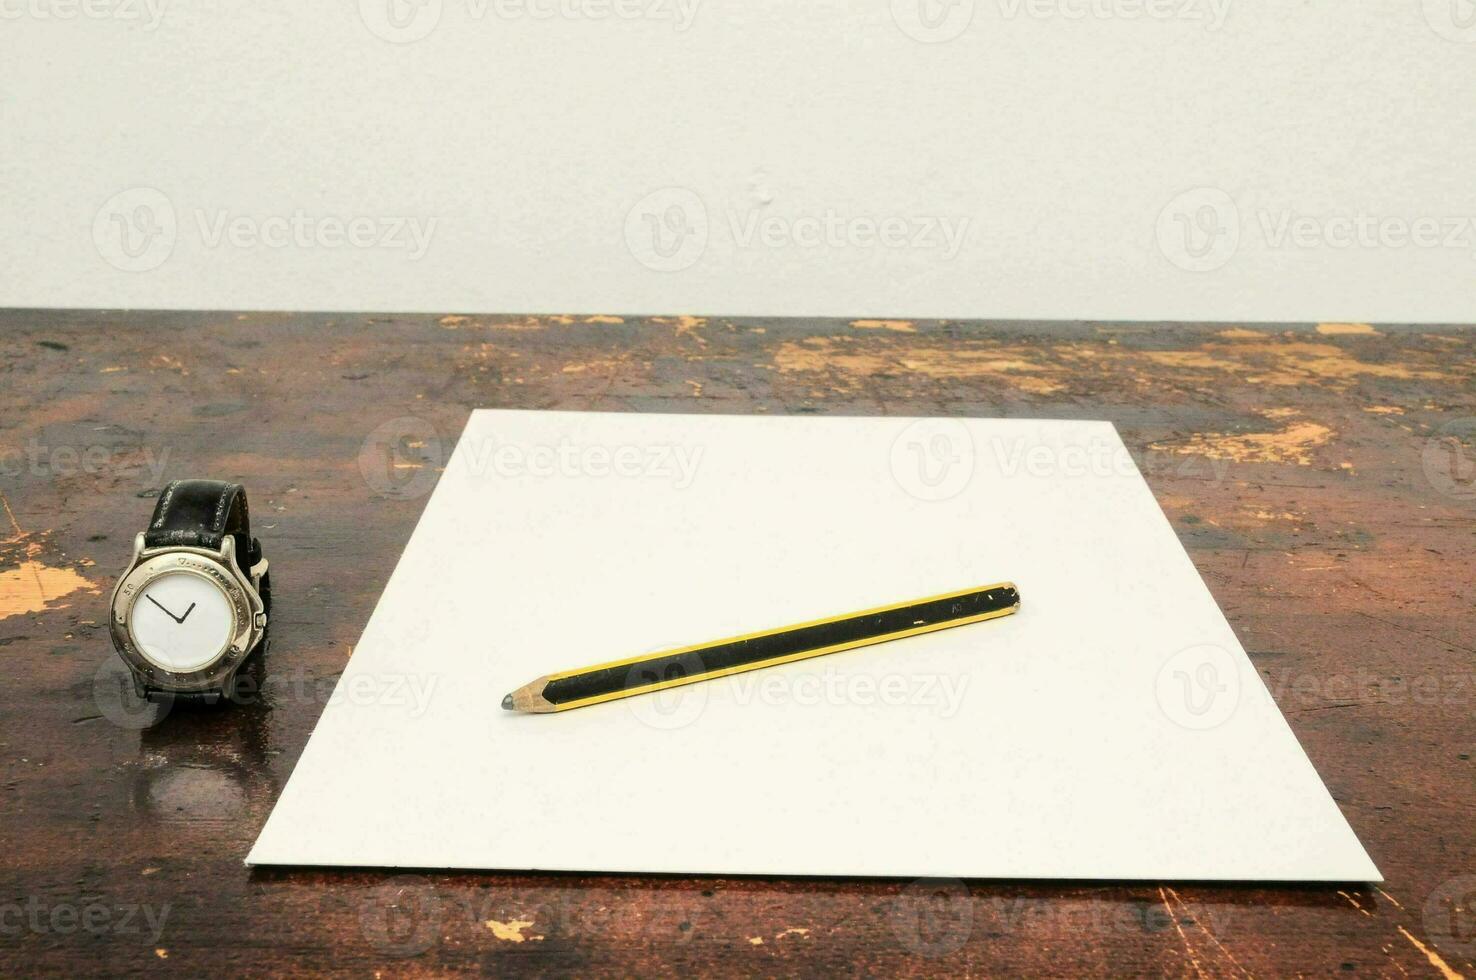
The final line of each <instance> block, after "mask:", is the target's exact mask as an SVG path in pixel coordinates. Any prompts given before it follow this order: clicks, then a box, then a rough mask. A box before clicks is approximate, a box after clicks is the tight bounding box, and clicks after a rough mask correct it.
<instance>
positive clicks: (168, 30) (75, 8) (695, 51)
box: [0, 0, 1476, 322]
mask: <svg viewBox="0 0 1476 980" xmlns="http://www.w3.org/2000/svg"><path fill="white" fill-rule="evenodd" d="M152 2H153V4H154V7H153V8H152V9H150V8H149V7H148V6H146V0H88V6H87V7H85V8H84V7H81V6H80V5H79V4H78V0H0V18H3V20H0V183H3V187H4V199H3V203H0V305H12V306H33V305H34V306H100V307H168V308H201V307H204V308H242V309H253V308H277V309H284V308H285V309H303V310H307V309H353V310H370V309H375V310H405V311H416V310H418V311H485V312H522V311H535V312H586V313H642V312H645V313H717V314H735V315H742V314H747V315H755V314H804V315H820V314H829V315H843V316H844V315H852V316H887V315H895V316H952V317H1066V318H1076V317H1090V318H1118V319H1179V318H1192V319H1219V320H1319V319H1346V320H1385V321H1439V322H1452V321H1454V322H1469V321H1472V320H1473V319H1476V316H1473V313H1476V228H1473V227H1472V224H1471V219H1472V216H1476V180H1473V178H1472V175H1473V174H1476V118H1473V116H1476V98H1473V95H1472V93H1473V92H1476V6H1473V4H1472V2H1471V0H1307V2H1299V3H1296V4H1288V3H1278V2H1271V0H1033V2H1031V0H1018V2H1017V0H952V2H951V4H949V3H942V2H941V0H850V2H845V0H832V2H828V3H814V4H802V3H799V2H798V0H796V2H785V3H781V2H773V0H767V2H766V0H680V4H681V6H678V2H679V0H418V5H417V0H363V2H362V3H356V2H353V0H340V2H334V3H286V2H281V0H275V2H269V0H258V2H251V3H247V2H244V0H216V2H213V3H212V2H195V0H172V2H171V0H152ZM559 4H563V5H565V6H563V7H560V6H559ZM653 4H654V7H653ZM694 4H695V9H694V6H693V5H694ZM530 5H531V6H530ZM621 11H624V12H626V13H632V14H634V15H636V16H634V17H630V18H627V17H622V16H620V15H619V14H620V12H621ZM535 12H536V13H537V14H539V15H540V16H535ZM602 12H603V16H600V14H601V13H602ZM392 14H393V15H394V17H397V18H399V19H398V20H396V19H393V18H392V16H391V15H392ZM544 14H551V16H541V15H544ZM926 17H933V18H935V19H934V20H927V19H925V18H926ZM1463 18H1465V19H1463ZM1468 23H1469V26H1467V24H1468ZM929 24H934V25H935V26H932V27H929V26H928V25H929ZM397 25H401V26H397ZM1186 192H1192V193H1189V195H1188V196H1184V195H1185V194H1186ZM652 195H654V196H652ZM673 209H675V210H673ZM298 216H300V218H299V222H300V223H302V224H304V226H305V228H306V231H304V232H302V233H301V237H300V239H299V238H297V237H294V236H289V237H288V238H287V239H285V240H284V239H282V238H279V237H274V236H276V235H277V234H278V233H279V232H281V231H283V230H284V229H287V228H289V227H290V222H291V221H292V220H293V219H294V218H295V217H298ZM662 217H670V218H672V219H673V222H674V223H673V224H671V225H668V226H667V227H668V231H667V232H666V233H665V235H666V239H665V242H664V247H666V248H669V249H670V250H671V251H672V255H671V256H670V257H669V258H662V257H660V256H659V255H657V254H656V253H654V252H653V251H652V250H651V247H650V242H651V226H650V225H649V224H648V222H649V221H651V220H652V219H653V218H662ZM353 219H358V220H359V222H360V226H359V230H358V232H357V235H356V238H357V241H358V244H347V243H345V242H344V241H343V240H342V239H343V237H344V235H343V232H342V230H335V229H336V225H335V222H338V223H345V224H346V223H348V222H350V221H352V220H353ZM401 219H404V220H405V221H406V222H413V223H414V224H415V226H416V227H418V228H419V229H420V230H421V232H422V237H423V241H422V244H421V245H416V244H415V243H414V241H413V239H412V238H411V237H410V235H409V231H408V229H409V227H410V225H409V224H406V225H404V226H402V227H400V228H399V230H398V231H395V223H396V222H397V221H399V220H401ZM827 219H829V220H831V222H832V223H833V224H834V225H835V226H836V227H837V228H838V229H839V230H838V231H836V232H834V233H833V234H832V235H831V236H830V237H829V239H828V240H827V239H826V238H824V237H822V238H821V239H819V240H818V241H817V240H816V238H815V237H814V235H813V233H814V232H816V231H818V230H822V228H821V225H820V224H816V222H824V221H825V220H827ZM943 219H946V220H947V221H949V222H950V223H951V226H952V227H953V229H954V230H955V232H957V230H958V229H959V228H963V230H964V234H963V235H962V237H961V238H960V239H959V241H958V242H957V247H956V248H950V247H949V246H948V244H947V242H946V241H945V239H944V238H943V236H942V233H941V230H940V228H941V226H940V225H931V227H932V231H931V232H929V231H928V228H929V227H930V222H937V221H941V220H943ZM1298 219H1302V221H1301V230H1300V231H1299V232H1297V231H1295V230H1294V229H1293V227H1292V225H1293V223H1294V222H1296V221H1297V220H1298ZM1360 221H1363V222H1365V223H1370V222H1371V224H1367V226H1366V230H1365V231H1364V232H1362V233H1360V232H1359V230H1358V228H1357V224H1358V222H1360ZM120 222H121V223H120ZM755 222H767V225H762V226H761V225H759V224H755ZM963 222H967V224H966V225H963V224H962V223H963ZM1186 222H1188V224H1187V225H1186ZM1422 222H1423V224H1422V225H1421V223H1422ZM704 225H705V228H706V233H705V240H704V237H703V233H702V229H703V227H704ZM884 225H886V226H887V227H891V228H893V235H894V236H896V237H889V240H888V242H887V243H879V242H877V241H876V240H875V234H874V232H873V233H868V231H867V229H868V228H879V227H882V226H884ZM1417 226H1418V227H1417ZM750 227H751V228H752V229H753V232H754V234H753V237H752V238H748V239H746V240H745V235H746V230H747V229H749V228H750ZM229 228H234V229H235V230H234V231H230V232H229V233H227V229H229ZM671 228H684V229H686V235H685V237H684V238H682V239H680V240H678V239H676V238H675V237H674V235H675V233H674V232H672V231H670V230H669V229H671ZM764 228H767V229H768V230H767V231H764V230H763V229H764ZM902 229H905V231H904V230H902ZM1401 229H1403V230H1402V231H1401ZM386 235H388V237H385V236H386ZM1186 236H1187V237H1186ZM125 238H126V240H125ZM304 243H305V244H304Z"/></svg>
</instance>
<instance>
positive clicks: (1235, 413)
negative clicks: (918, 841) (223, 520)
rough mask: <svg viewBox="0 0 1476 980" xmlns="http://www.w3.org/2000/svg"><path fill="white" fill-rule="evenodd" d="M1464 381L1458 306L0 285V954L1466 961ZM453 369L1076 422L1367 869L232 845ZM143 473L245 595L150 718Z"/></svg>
mask: <svg viewBox="0 0 1476 980" xmlns="http://www.w3.org/2000/svg"><path fill="white" fill-rule="evenodd" d="M1473 378H1476V332H1463V331H1461V330H1459V329H1456V328H1445V329H1431V328H1423V329H1422V328H1401V327H1396V326H1381V327H1379V328H1377V329H1372V328H1368V327H1364V326H1361V325H1356V324H1320V325H1300V326H1287V327H1254V328H1251V327H1236V326H1196V325H1156V326H1147V325H1124V324H1116V325H1108V324H1091V323H1082V324H1049V325H1047V324H1027V323H1005V324H989V323H956V322H917V323H910V322H895V321H858V322H855V323H849V322H846V321H788V322H784V321H766V320H760V319H742V318H735V319H727V318H720V317H713V318H708V319H694V318H650V319H623V320H622V319H619V318H615V317H542V318H528V317H460V316H446V317H432V316H409V317H406V316H358V315H344V316H330V315H288V314H271V315H263V314H249V315H246V314H223V313H97V312H50V311H48V312H35V311H10V312H0V494H3V504H4V513H3V514H0V521H3V528H0V650H3V653H4V657H5V664H6V668H7V669H6V670H5V672H4V679H3V681H0V755H3V767H4V769H3V775H0V813H3V817H0V852H3V855H4V858H3V860H0V974H3V975H7V976H15V975H23V974H30V973H35V972H46V973H56V974H68V975H77V974H99V973H109V974H118V973H143V972H145V971H148V972H149V973H150V974H178V975H188V976H199V975H203V974H208V973H215V972H218V971H229V972H230V973H232V974H235V973H240V974H245V975H255V976H275V975H279V974H282V973H290V972H297V971H311V972H315V973H334V974H339V973H341V974H345V975H358V976H367V975H371V974H373V975H387V976H402V975H439V974H444V973H446V972H449V971H453V970H457V969H468V968H469V969H477V968H480V969H482V970H485V971H495V972H499V973H501V972H504V971H512V970H519V971H527V972H530V973H543V974H551V975H569V974H597V973H609V974H616V975H638V974H639V975H645V974H678V975H688V974H692V973H694V972H698V971H700V972H702V973H757V974H763V975H801V974H807V975H813V974H817V973H821V974H827V975H828V974H836V975H892V974H916V975H939V974H973V975H981V974H1022V973H1024V974H1035V975H1077V974H1113V975H1120V974H1131V973H1149V974H1160V973H1161V974H1168V975H1174V976H1242V975H1260V976H1280V975H1292V974H1312V975H1325V974H1329V973H1338V974H1340V975H1341V974H1349V973H1351V974H1369V975H1393V976H1403V975H1406V974H1408V975H1412V976H1422V975H1423V976H1442V975H1443V976H1446V977H1450V976H1455V975H1467V976H1472V975H1476V911H1473V910H1472V906H1473V904H1476V901H1473V899H1476V877H1473V876H1476V843H1473V829H1476V764H1473V762H1472V761H1471V752H1472V748H1473V746H1472V743H1473V735H1476V723H1473V705H1476V677H1473V674H1476V654H1473V647H1476V612H1473V598H1472V596H1473V592H1476V590H1473V588H1472V585H1473V583H1472V568H1473V559H1476V541H1473V529H1476V524H1473V520H1472V518H1473V516H1476V450H1473V448H1472V436H1473V430H1476V421H1473V417H1476V384H1473ZM477 407H518V408H558V409H599V410H610V411H633V412H641V411H663V412H735V413H772V414H778V413H794V414H897V415H903V414H916V415H922V414H941V415H981V416H1027V415H1028V416H1056V417H1072V418H1076V417H1085V418H1105V419H1110V420H1112V421H1114V422H1115V423H1116V424H1117V425H1118V427H1119V429H1120V431H1121V432H1122V435H1123V438H1124V440H1125V442H1126V443H1127V445H1128V446H1129V448H1130V449H1132V450H1133V451H1134V453H1135V455H1136V457H1137V459H1138V463H1139V465H1140V467H1141V468H1142V469H1143V470H1144V472H1145V474H1146V476H1147V479H1148V481H1149V483H1150V485H1151V486H1152V488H1153V490H1154V492H1155V494H1156V495H1157V497H1158V500H1159V502H1160V503H1161V505H1162V506H1163V508H1164V510H1165V512H1166V513H1167V515H1168V517H1169V518H1170V520H1171V521H1172V522H1173V525H1174V527H1175V528H1176V529H1177V530H1178V533H1179V534H1180V536H1181V538H1182V540H1183V542H1184V544H1185V545H1186V546H1187V548H1188V549H1189V553H1190V555H1191V556H1192V557H1193V559H1194V561H1195V563H1196V565H1197V566H1198V568H1199V570H1200V572H1201V573H1202V574H1203V575H1204V577H1205V579H1206V581H1207V582H1208V584H1209V587H1210V588H1211V590H1212V591H1213V592H1214V594H1215V596H1216V598H1217V599H1218V600H1219V602H1220V604H1221V605H1222V607H1223V608H1224V610H1225V612H1226V614H1227V615H1228V617H1229V619H1230V622H1231V623H1232V625H1233V626H1234V627H1235V629H1236V631H1237V633H1238V634H1239V636H1240V637H1241V639H1242V641H1243V643H1244V645H1245V647H1246V648H1247V649H1248V650H1249V651H1250V655H1251V658H1252V660H1253V662H1254V663H1255V665H1256V667H1257V668H1258V670H1259V671H1260V673H1261V675H1262V677H1263V679H1264V680H1265V682H1266V684H1267V685H1268V686H1269V688H1270V689H1271V691H1272V693H1273V694H1274V695H1275V697H1276V698H1277V700H1278V702H1279V703H1280V705H1281V707H1282V710H1283V711H1284V712H1285V714H1286V717H1287V720H1288V721H1289V722H1290V724H1291V726H1292V728H1293V729H1294V730H1295V732H1296V734H1297V737H1298V738H1299V739H1300V740H1301V742H1302V744H1303V746H1304V747H1305V748H1306V750H1307V752H1308V754H1309V756H1310V757H1311V759H1312V762H1313V764H1314V765H1315V766H1316V767H1317V770H1318V772H1319V773H1321V775H1322V777H1323V779H1324V780H1325V781H1326V783H1327V785H1328V787H1329V789H1330V790H1331V792H1332V794H1333V796H1334V797H1335V798H1336V799H1337V801H1338V803H1339V804H1340V805H1341V807H1342V809H1343V812H1344V813H1345V814H1346V815H1347V817H1348V819H1349V821H1350V822H1351V823H1352V825H1353V828H1354V829H1355V831H1356V832H1357V833H1358V835H1359V836H1360V838H1361V839H1362V840H1363V841H1364V842H1365V844H1366V845H1367V847H1368V850H1369V852H1370V853H1371V854H1372V856H1373V858H1374V860H1375V861H1376V863H1377V864H1378V865H1379V866H1380V868H1381V869H1382V870H1383V872H1384V874H1385V875H1386V877H1387V881H1386V882H1385V883H1384V884H1383V885H1381V886H1380V887H1377V888H1375V887H1370V886H1362V885H1349V886H1344V887H1265V886H1242V887H1232V886H1225V885H1203V884H1192V883H1176V884H1164V885H1157V884H1129V885H1119V884H1111V883H1070V884H1052V883H1042V882H991V881H967V882H957V881H942V882H906V881H876V880H868V881H831V880H786V879H732V878H691V879H689V878H665V877H621V876H609V875H602V876H588V877H585V876H578V875H541V876H540V875H507V874H466V873H458V874H443V873H435V872H423V873H418V874H396V873H392V872H380V871H369V870H366V871H334V872H328V871H282V870H269V871H249V870H248V869H246V868H244V867H243V866H242V864H241V860H242V857H243V856H244V854H245V853H246V851H247V848H248V846H249V845H250V843H251V842H252V840H253V839H254V837H255V835H256V833H257V831H258V830H259V828H260V827H261V825H262V822H263V821H264V820H265V819H266V816H267V813H268V811H269V810H270V808H271V806H272V803H273V801H274V800H275V798H276V797H277V794H278V793H279V792H280V790H281V788H282V786H283V784H284V782H285V781H286V779H287V777H288V775H289V774H290V772H291V771H292V767H293V764H294V762H295V761H296V759H297V757H298V754H299V753H300V752H301V751H302V748H303V746H304V744H305V743H306V741H307V738H308V735H309V733H310V731H311V729H312V727H313V724H314V722H315V720H316V719H317V717H318V715H319V713H320V711H321V710H322V706H323V704H324V703H325V701H326V699H327V698H328V697H329V696H330V692H331V691H332V684H333V681H334V679H335V678H336V676H337V675H338V673H339V672H340V671H341V670H342V669H343V666H344V663H345V662H346V660H347V658H348V656H349V652H350V649H351V647H352V645H353V644H354V643H355V642H356V641H357V638H358V634H359V631H360V629H361V628H362V627H363V624H364V623H365V621H366V620H367V618H368V616H369V613H370V611H371V609H372V608H373V606H374V602H375V600H376V597H377V596H378V595H379V592H380V590H381V589H382V587H383V585H384V583H385V580H386V578H387V576H388V575H389V573H390V570H391V568H392V567H393V566H394V563H395V560H396V557H397V555H398V554H399V552H400V550H401V548H402V547H403V546H404V544H405V542H406V540H407V539H408V537H409V535H410V532H411V529H412V527H413V525H414V523H415V520H416V518H417V516H418V514H419V512H420V510H421V507H422V506H423V504H424V500H425V497H424V492H425V490H426V489H427V488H428V487H429V485H430V483H431V482H432V481H433V478H434V473H435V470H436V467H437V466H438V465H439V463H440V461H441V457H442V456H443V454H444V453H445V452H446V450H447V449H449V446H450V444H451V443H452V441H453V440H454V438H455V436H456V434H457V433H458V431H459V430H460V427H461V425H462V423H463V422H464V420H465V417H466V415H467V413H468V411H470V410H471V409H473V408H477ZM182 476H211V477H219V478H229V479H235V480H241V481H244V482H245V483H246V485H247V486H248V488H249V491H250V494H251V499H252V503H253V508H252V509H253V512H254V515H255V519H256V522H257V527H258V529H259V531H258V533H259V534H260V536H261V537H262V538H263V539H264V540H265V542H266V546H267V549H268V554H269V555H270V557H271V561H272V567H273V578H274V580H275V585H276V597H277V598H276V603H277V605H276V609H275V611H274V618H273V624H274V625H273V638H272V646H271V649H270V652H269V654H268V655H267V657H266V658H265V663H264V664H260V665H258V666H257V667H256V676H257V679H258V683H259V688H258V690H257V692H256V693H255V695H254V696H251V697H248V698H246V699H245V700H246V701H247V703H245V704H242V705H240V706H237V707H234V708H231V709H229V710H222V711H205V712H187V711H184V710H182V709H181V710H175V711H173V712H170V713H168V714H167V715H164V716H162V717H157V716H156V715H155V714H153V713H151V712H146V713H140V712H139V711H138V710H137V707H136V705H134V704H133V703H132V702H131V700H130V699H129V698H127V697H125V696H123V695H122V694H121V693H120V690H119V686H118V683H117V682H118V680H119V674H118V670H119V669H120V668H119V667H118V665H117V661H116V658H115V657H114V655H113V653H112V650H111V647H110V644H109V640H108V635H107V629H106V616H107V612H106V608H105V604H106V600H107V591H108V589H109V587H110V586H111V583H112V579H113V577H114V575H116V573H117V571H118V570H119V568H120V567H121V566H122V565H123V564H124V562H125V561H126V559H127V557H128V553H129V547H130V543H131V540H132V537H133V535H134V533H135V532H136V531H137V530H139V529H140V528H141V527H142V525H143V523H144V521H145V519H146V517H147V515H148V513H149V511H150V509H151V508H152V506H153V497H154V496H155V495H156V494H157V492H158V490H159V488H160V487H161V486H162V485H163V483H165V482H166V481H167V480H169V479H171V478H175V477H182ZM497 559H498V560H516V556H497ZM388 778H393V775H392V774H391V775H390V776H389V777H388ZM1081 819H1082V820H1083V821H1086V820H1090V819H1092V815H1091V812H1090V811H1089V810H1084V811H1083V812H1082V814H1081ZM923 832H925V831H923ZM1142 832H1143V833H1145V834H1151V833H1154V832H1155V829H1154V828H1153V827H1151V826H1145V827H1143V828H1142Z"/></svg>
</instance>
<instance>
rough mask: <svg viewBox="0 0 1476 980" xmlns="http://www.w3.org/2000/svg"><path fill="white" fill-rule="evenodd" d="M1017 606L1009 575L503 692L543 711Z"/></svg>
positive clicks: (517, 705)
mask: <svg viewBox="0 0 1476 980" xmlns="http://www.w3.org/2000/svg"><path fill="white" fill-rule="evenodd" d="M1019 608H1020V593H1019V591H1018V590H1016V588H1015V586H1014V585H1013V584H1012V583H1010V582H1001V583H999V584H997V585H986V586H984V587H982V588H972V589H964V590H962V591H959V592H948V593H944V594H943V595H935V596H928V597H927V598H925V599H914V600H912V601H911V602H899V603H896V604H894V605H890V606H879V607H877V608H875V609H863V610H861V611H860V612H853V613H845V614H843V615H840V616H830V617H827V618H825V619H816V620H811V621H810V622H807V623H796V624H795V625H793V626H784V627H780V628H779V629H771V630H764V631H762V632H759V633H746V634H744V635H742V636H731V637H728V638H727V639H723V640H713V641H712V642H710V643H699V644H697V645H695V646H689V647H679V648H677V649H675V650H663V651H661V652H659V653H649V654H644V655H642V656H638V657H628V658H626V659H624V660H613V661H611V662H609V663H604V664H596V665H595V666H593V667H584V668H581V669H579V670H567V671H563V672H562V673H558V674H547V675H545V676H543V677H540V678H538V679H537V680H534V681H530V682H529V683H527V684H524V685H523V686H522V687H520V688H518V689H517V690H516V691H513V692H512V693H511V694H509V695H508V696H507V697H505V698H503V699H502V706H503V707H504V708H506V709H507V710H509V711H524V712H532V713H535V714H546V713H549V712H554V711H568V710H569V709H570V708H582V707H584V706H585V705H590V704H599V703H600V702H602V701H613V700H615V699H616V698H628V697H631V696H632V695H636V694H647V693H649V692H651V691H662V690H665V689H667V688H671V687H680V686H682V685H683V684H695V683H697V682H698V681H705V680H710V679H712V678H714V677H725V676H727V675H729V674H739V673H742V672H744V671H748V670H758V669H759V668H761V667H772V666H775V665H776V664H786V663H791V662H792V661H795V660H805V659H808V658H810V657H819V656H822V655H824V654H827V653H836V652H837V651H840V650H853V649H855V648H856V647H864V646H871V645H872V644H874V643H885V642H887V641H888V640H900V639H902V638H903V637H905V636H916V635H918V634H919V633H932V632H934V631H936V630H943V629H948V628H950V627H953V626H965V625H967V624H969V623H979V622H983V621H984V620H987V619H997V618H999V617H1000V616H1008V615H1009V614H1010V613H1013V612H1014V611H1015V610H1017V609H1019Z"/></svg>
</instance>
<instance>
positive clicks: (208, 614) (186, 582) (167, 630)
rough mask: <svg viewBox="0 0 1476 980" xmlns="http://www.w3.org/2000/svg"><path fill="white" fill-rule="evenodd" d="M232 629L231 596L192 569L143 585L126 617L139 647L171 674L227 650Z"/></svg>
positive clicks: (206, 663) (197, 666)
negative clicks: (191, 570) (194, 572)
mask: <svg viewBox="0 0 1476 980" xmlns="http://www.w3.org/2000/svg"><path fill="white" fill-rule="evenodd" d="M235 629H236V617H235V614H234V613H233V612H232V611H231V600H230V597H229V596H227V595H226V594H225V592H224V591H223V590H222V589H221V588H220V587H219V586H217V585H216V584H215V583H214V582H212V581H210V580H209V579H207V578H205V577H203V576H201V575H196V574H193V573H191V572H170V573H168V574H165V575H160V576H159V577H158V578H156V579H154V580H153V581H152V582H150V583H149V584H148V585H146V586H144V588H143V590H142V591H141V592H140V593H139V595H138V598H137V599H136V600H134V603H133V610H132V612H131V613H130V615H129V621H128V630H129V632H130V633H131V634H132V636H133V643H134V646H136V647H138V651H139V652H140V653H142V654H143V655H144V656H145V657H147V658H148V659H149V660H150V661H152V662H153V663H154V664H156V665H157V666H159V667H162V668H164V669H165V670H168V671H173V672H175V673H184V672H187V671H192V670H199V669H201V668H202V667H207V666H209V665H210V664H211V663H213V662H214V661H215V660H216V659H217V658H219V657H220V655H221V654H222V653H224V652H225V649H226V646H227V645H228V644H229V643H230V642H231V637H232V636H233V635H234V633H235Z"/></svg>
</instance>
